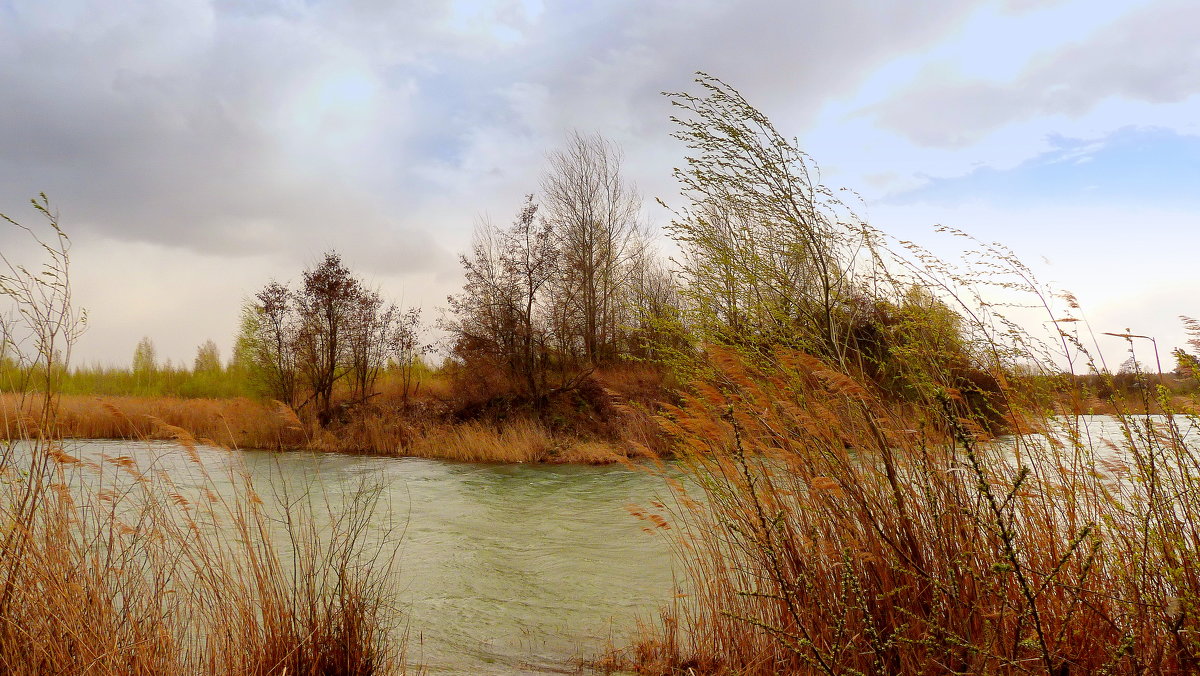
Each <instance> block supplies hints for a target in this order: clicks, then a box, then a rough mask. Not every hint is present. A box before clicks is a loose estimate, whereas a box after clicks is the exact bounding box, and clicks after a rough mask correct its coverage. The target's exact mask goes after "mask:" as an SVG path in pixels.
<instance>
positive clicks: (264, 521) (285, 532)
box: [0, 196, 403, 676]
mask: <svg viewBox="0 0 1200 676" xmlns="http://www.w3.org/2000/svg"><path fill="white" fill-rule="evenodd" d="M34 207H35V208H36V209H37V211H38V212H39V213H41V215H42V216H43V217H45V218H46V219H47V220H48V222H49V225H50V228H51V230H52V233H53V236H52V238H51V239H49V240H48V241H43V240H42V239H40V238H37V237H36V235H35V239H36V240H37V243H38V244H39V245H41V248H42V250H43V251H44V252H45V254H46V256H47V261H46V262H45V263H44V264H43V265H42V266H41V267H40V268H34V269H29V268H27V267H24V266H21V265H19V264H15V263H12V262H10V261H9V260H8V259H7V258H5V257H4V255H3V254H0V264H2V267H0V299H3V300H5V301H7V302H8V304H9V306H10V309H11V310H12V312H11V314H8V315H5V316H3V317H2V318H0V329H2V330H0V347H2V348H3V349H2V350H0V352H3V353H4V355H5V356H6V357H7V358H8V359H10V360H11V361H10V363H15V364H16V365H17V370H18V371H19V372H20V373H21V375H22V378H23V380H24V382H25V383H27V384H29V383H32V384H34V385H35V386H32V387H26V388H22V389H21V391H20V392H19V393H18V394H15V395H13V396H12V401H10V404H11V406H10V407H9V408H7V409H6V410H15V411H16V412H17V414H16V415H6V416H5V418H4V424H5V426H6V430H5V432H6V434H5V437H6V439H7V440H5V441H3V442H0V671H3V672H4V673H6V674H99V675H104V674H114V675H115V674H181V673H186V674H247V675H249V674H253V675H255V676H258V675H264V676H265V675H267V674H272V675H280V676H282V675H283V674H313V675H315V674H356V675H373V674H382V673H388V672H392V671H398V670H400V669H401V668H402V663H403V659H402V658H403V655H402V652H403V641H402V640H401V639H402V637H401V636H399V635H398V633H397V632H396V631H395V624H396V619H397V614H396V608H395V606H394V603H393V600H392V597H391V592H390V591H389V590H390V589H392V586H391V585H390V582H391V575H392V572H393V571H394V564H395V558H396V554H397V551H398V549H397V546H398V545H397V543H396V541H395V539H394V538H388V537H384V538H383V540H382V545H377V544H372V542H370V540H369V538H368V536H370V538H375V534H369V533H368V525H370V524H373V523H375V521H374V520H375V519H376V518H377V517H378V510H377V509H376V507H377V506H378V505H377V502H378V498H379V496H380V494H381V493H380V491H379V490H378V489H373V488H372V487H369V486H365V487H363V489H362V490H359V491H355V492H352V494H351V495H350V496H349V497H347V498H343V499H340V504H338V503H335V502H331V501H328V500H330V499H329V498H325V499H324V500H326V501H324V502H323V499H322V493H321V492H320V491H319V490H316V489H313V490H307V491H301V492H300V493H299V494H297V493H296V492H295V490H294V489H293V490H292V491H291V492H289V491H286V490H282V489H277V491H276V497H278V498H279V499H278V500H266V501H264V500H263V498H262V497H261V496H260V495H259V494H258V493H257V492H256V487H255V486H252V485H251V484H250V482H249V479H248V478H247V476H246V474H245V473H244V471H243V470H242V469H240V468H239V464H238V462H237V456H236V455H234V454H232V453H231V452H229V451H226V450H221V449H218V448H215V447H213V448H203V447H200V446H198V444H197V443H196V440H195V439H194V438H193V436H192V435H191V434H189V433H188V432H186V431H185V430H183V429H182V428H180V427H177V426H173V425H170V424H169V423H166V422H163V421H162V420H161V419H154V420H150V424H151V425H152V426H153V430H152V433H153V435H154V436H156V437H158V438H170V439H173V440H174V441H175V442H176V445H175V446H174V447H173V448H175V449H176V450H175V453H174V456H175V459H174V460H171V458H170V457H167V456H166V455H162V454H158V455H155V454H152V453H149V452H148V451H149V450H150V449H149V448H148V447H147V446H146V445H145V444H144V443H141V444H139V443H138V442H136V441H130V442H127V443H126V445H125V446H124V447H123V450H124V449H128V450H127V452H123V453H122V454H120V455H115V456H114V455H103V454H97V453H95V452H89V451H87V449H86V448H83V447H78V448H77V447H76V446H75V445H73V444H72V443H70V442H69V441H64V439H63V435H62V431H63V426H62V419H63V411H62V407H61V405H60V404H61V402H60V399H59V397H58V394H57V392H56V391H55V388H54V382H55V380H54V374H55V373H57V372H59V371H61V369H62V368H64V367H65V360H66V359H67V358H68V357H69V354H70V349H71V346H72V344H73V343H74V340H75V337H76V336H77V335H78V333H79V331H80V330H81V329H82V316H81V315H80V314H78V313H77V312H76V311H75V310H74V309H73V307H72V305H71V291H70V281H69V275H68V262H69V256H68V251H69V240H68V239H67V238H66V235H64V234H63V233H62V231H61V230H60V229H59V227H58V223H57V218H56V216H55V214H54V212H53V211H52V210H51V209H50V207H49V203H48V201H47V200H46V199H45V197H44V196H42V197H41V198H40V200H35V201H34ZM5 218H6V219H7V217H5ZM7 220H9V222H11V223H13V224H14V225H17V224H16V223H15V222H14V221H12V220H11V219H7ZM17 227H21V228H22V229H24V230H26V231H28V232H29V233H30V234H34V233H33V231H32V230H29V229H28V228H24V227H23V226H19V225H18V226H17ZM137 432H138V430H134V433H137ZM147 460H149V462H148V463H147ZM213 463H215V466H217V467H223V468H225V469H223V470H222V471H221V472H219V473H213V472H211V470H210V466H211V465H212V464H213Z"/></svg>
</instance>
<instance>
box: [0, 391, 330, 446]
mask: <svg viewBox="0 0 1200 676" xmlns="http://www.w3.org/2000/svg"><path fill="white" fill-rule="evenodd" d="M55 401H56V402H57V415H56V419H55V420H56V425H57V430H56V431H55V433H56V434H59V435H61V436H63V437H65V438H76V439H147V438H158V435H160V434H161V429H160V427H161V426H160V425H159V423H166V424H167V425H171V426H174V427H180V428H183V429H186V430H188V431H189V432H190V433H191V434H193V435H194V436H195V437H196V438H197V439H205V440H210V441H212V442H213V443H214V444H217V445H223V446H230V447H237V448H268V449H281V448H299V447H303V446H305V445H306V443H307V435H306V433H305V430H304V426H303V423H301V422H300V421H299V420H298V419H297V418H296V417H295V414H294V413H292V412H291V411H289V410H288V409H287V408H286V407H283V406H281V405H279V404H277V403H274V402H270V403H262V402H256V401H252V400H250V399H241V398H239V399H179V398H175V397H89V396H79V395H76V396H63V397H60V398H56V399H55ZM41 407H42V400H41V398H32V397H22V396H21V395H19V394H13V393H0V439H16V438H20V437H22V436H25V435H27V434H30V433H32V434H36V433H37V432H39V430H38V429H37V424H36V422H35V421H36V420H38V419H39V418H40V417H41V412H42V411H41Z"/></svg>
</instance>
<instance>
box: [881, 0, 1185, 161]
mask: <svg viewBox="0 0 1200 676" xmlns="http://www.w3.org/2000/svg"><path fill="white" fill-rule="evenodd" d="M1198 25H1200V4H1197V3H1195V2H1165V3H1156V4H1154V5H1152V6H1148V7H1144V8H1141V9H1139V10H1138V11H1136V12H1134V13H1132V14H1130V15H1129V16H1127V17H1124V18H1122V19H1121V20H1120V21H1118V22H1116V23H1114V24H1113V25H1111V26H1109V27H1108V28H1106V29H1104V30H1101V31H1099V32H1098V33H1096V34H1095V35H1094V36H1092V37H1091V38H1090V39H1088V40H1086V41H1084V42H1081V43H1077V44H1071V45H1067V46H1064V47H1062V48H1060V49H1058V50H1057V51H1055V52H1053V53H1050V54H1046V55H1043V56H1042V57H1040V58H1037V59H1035V60H1034V61H1032V62H1031V63H1030V64H1029V65H1028V66H1027V67H1026V69H1025V70H1024V72H1023V73H1022V74H1021V75H1020V76H1019V77H1017V78H1016V79H1015V80H1013V81H1012V82H1005V83H999V82H985V81H976V80H960V81H957V82H955V81H949V80H947V78H946V77H945V75H944V74H943V73H936V74H935V73H927V74H926V75H925V76H923V77H922V78H919V79H918V80H917V81H916V82H914V83H913V84H912V85H911V86H909V87H907V88H906V89H904V90H903V91H901V92H899V93H897V94H896V95H895V96H893V97H892V98H891V99H889V100H887V101H885V102H883V103H881V104H880V105H878V106H876V107H874V108H873V109H871V110H870V111H869V112H870V113H871V114H873V115H875V116H876V119H877V120H878V123H879V125H880V126H882V127H884V128H886V129H891V130H894V131H896V132H899V133H901V134H904V135H905V136H907V137H909V138H910V139H912V140H913V141H915V142H916V143H919V144H921V145H926V146H939V147H961V146H966V145H969V144H971V143H974V142H975V141H977V140H979V139H980V138H981V137H983V136H984V135H985V134H987V133H988V132H991V131H993V130H995V129H997V128H999V127H1002V126H1003V125H1006V124H1008V123H1010V122H1016V121H1019V120H1024V119H1028V118H1032V117H1035V116H1041V115H1052V114H1064V115H1068V116H1078V115H1082V114H1084V113H1087V112H1088V111H1090V110H1091V109H1093V108H1094V107H1095V106H1097V105H1099V104H1100V103H1101V102H1103V101H1105V100H1107V99H1111V98H1120V99H1126V100H1132V101H1145V102H1149V103H1176V102H1179V101H1183V100H1185V99H1187V98H1189V97H1191V96H1194V95H1196V94H1198V93H1200V40H1197V39H1196V26H1198Z"/></svg>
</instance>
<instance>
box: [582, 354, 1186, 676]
mask: <svg viewBox="0 0 1200 676" xmlns="http://www.w3.org/2000/svg"><path fill="white" fill-rule="evenodd" d="M713 361H714V364H715V369H714V374H713V375H712V377H711V378H709V379H708V380H707V381H706V382H705V383H703V384H701V386H699V387H697V388H695V390H694V392H695V394H694V395H693V396H691V397H689V398H688V399H687V400H686V401H685V402H684V404H683V405H682V406H680V407H679V408H678V409H676V410H674V411H673V412H672V414H671V415H670V417H669V420H668V421H666V422H665V423H664V424H666V425H667V426H668V427H669V428H670V430H671V432H672V433H673V434H675V435H676V436H677V438H678V439H679V440H680V441H681V442H682V443H683V446H684V447H687V448H691V449H692V450H691V451H690V452H688V453H687V454H686V455H685V458H684V461H683V462H684V466H685V468H686V469H687V474H688V476H689V479H690V481H689V482H688V484H687V486H686V487H685V485H684V484H683V483H679V482H673V485H674V487H675V492H676V497H677V503H676V507H675V508H674V509H664V510H659V511H660V512H661V514H660V515H659V516H660V518H663V519H669V521H668V523H669V524H670V525H671V526H672V528H671V529H670V530H664V531H663V532H665V533H667V534H668V535H670V536H672V537H677V538H678V539H677V541H676V542H677V544H678V547H679V551H680V554H681V556H682V558H683V559H684V560H685V561H687V567H688V568H687V579H688V582H689V587H688V588H687V589H686V590H685V591H686V592H687V595H686V596H684V597H682V598H680V599H678V600H677V602H676V603H675V604H674V605H673V606H672V607H671V608H668V609H666V610H664V614H663V618H662V619H661V621H660V622H658V623H657V624H656V625H654V626H650V627H643V633H642V637H641V638H640V639H639V640H638V641H636V642H635V643H634V645H632V646H630V647H628V648H626V649H625V650H618V651H613V652H612V653H610V654H609V655H607V656H606V657H605V658H604V659H603V660H602V661H601V662H600V663H599V666H602V667H605V668H610V669H611V668H618V667H622V668H628V669H635V670H636V671H638V672H639V673H647V674H675V673H693V674H734V673H736V674H746V675H752V674H779V673H798V674H842V673H861V674H908V673H960V674H984V673H1005V674H1008V673H1034V674H1055V675H1057V674H1076V673H1079V674H1090V673H1108V674H1182V673H1195V672H1196V670H1197V669H1200V574H1198V573H1197V571H1200V527H1198V526H1197V524H1200V491H1197V490H1196V486H1197V476H1198V474H1200V443H1198V442H1197V439H1196V438H1195V436H1194V435H1193V436H1191V437H1189V436H1187V430H1186V429H1185V425H1189V424H1190V425H1194V424H1195V423H1196V422H1197V421H1196V420H1195V419H1191V420H1190V422H1189V420H1188V419H1187V418H1185V417H1184V416H1178V415H1177V416H1174V417H1154V418H1151V417H1146V416H1141V417H1135V416H1121V417H1118V418H1114V419H1109V422H1108V423H1106V424H1108V425H1110V426H1112V429H1111V430H1109V431H1108V432H1107V433H1106V436H1107V438H1108V439H1110V440H1111V441H1110V442H1103V441H1099V440H1097V439H1096V438H1094V437H1091V436H1089V433H1088V432H1089V430H1088V427H1087V424H1088V423H1087V422H1085V421H1087V418H1083V417H1069V418H1044V417H1039V416H1037V415H1035V414H1033V413H1030V411H1031V410H1034V407H1033V406H1032V404H1030V403H1028V402H1027V400H1025V399H1024V398H1023V394H1022V393H1021V392H1020V391H1019V389H1018V388H1017V387H1016V386H1011V385H1010V386H1009V387H1008V389H1006V390H1005V391H1004V392H1003V396H1004V400H1005V402H1006V403H1005V405H1006V406H1007V407H1008V408H1009V410H1010V411H1012V412H1021V415H1020V416H1016V415H1013V416H1010V417H1012V418H1014V419H1015V418H1017V417H1020V418H1021V419H1022V422H1023V423H1024V424H1023V425H1022V428H1021V429H1015V430H1013V432H1014V433H1013V434H1011V435H1010V436H1007V437H1003V438H1000V439H990V438H988V437H987V436H986V434H985V433H984V432H983V429H984V428H983V426H982V425H981V424H977V422H976V420H975V419H973V418H972V417H971V415H970V414H969V413H968V412H967V411H966V409H965V408H964V406H963V405H962V401H961V399H959V398H958V397H957V395H956V393H954V392H952V391H949V390H946V389H942V390H941V391H940V392H939V393H938V395H937V396H936V397H933V398H931V399H930V400H929V401H927V402H924V403H925V406H924V407H919V406H914V405H912V403H911V402H910V403H907V404H905V403H899V402H896V401H895V400H894V399H889V398H885V397H881V396H878V395H876V394H875V392H874V389H873V388H872V387H871V386H870V385H869V384H867V383H865V382H859V381H858V379H856V378H853V377H851V376H849V375H846V374H844V373H839V372H837V371H836V370H835V369H831V368H829V367H828V366H826V365H825V364H823V363H822V362H821V361H819V360H817V359H815V358H813V357H809V356H807V355H803V354H798V353H794V352H787V351H782V350H780V351H777V352H776V354H775V356H774V358H772V359H770V360H768V361H767V362H765V363H761V364H759V365H758V366H751V365H749V364H747V363H746V362H745V361H743V360H742V359H740V358H738V357H737V356H736V355H734V354H732V353H730V352H724V353H718V354H717V355H716V357H715V358H714V360H713ZM1093 433H1094V432H1093ZM694 493H701V494H702V497H694V496H693V494H694ZM647 518H649V517H647Z"/></svg>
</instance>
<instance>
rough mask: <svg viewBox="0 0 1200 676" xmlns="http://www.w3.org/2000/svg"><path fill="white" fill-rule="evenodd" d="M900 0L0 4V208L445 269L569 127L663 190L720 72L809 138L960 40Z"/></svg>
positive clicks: (189, 239) (209, 245) (131, 236)
mask: <svg viewBox="0 0 1200 676" xmlns="http://www.w3.org/2000/svg"><path fill="white" fill-rule="evenodd" d="M971 8H972V6H971V5H970V4H969V3H964V2H956V1H950V0H943V1H936V2H935V1H932V0H925V1H919V2H909V3H904V4H903V5H900V4H896V3H875V2H844V1H841V0H836V1H835V0H815V1H810V2H804V3H782V2H757V3H753V2H752V3H736V4H734V3H726V2H704V1H701V2H663V3H642V2H613V3H597V4H596V5H594V6H593V5H584V4H580V3H553V4H548V5H547V6H546V7H545V8H541V7H540V6H539V4H538V3H524V2H508V3H489V4H483V3H479V4H473V3H426V2H420V3H416V2H414V3H404V4H398V3H394V2H383V1H382V0H380V1H371V0H348V1H346V2H315V3H307V2H284V1H280V2H270V3H268V2H258V1H255V2H250V1H248V0H217V1H216V2H212V3H209V2H202V1H200V0H195V1H189V0H176V1H175V2H172V3H121V2H112V3H78V4H75V3H69V2H61V3H60V2H56V3H38V2H13V3H8V4H0V92H2V96H3V103H2V105H0V204H4V205H11V204H20V203H22V202H23V201H24V200H26V199H27V198H28V197H29V196H30V195H32V194H34V193H36V192H38V191H42V190H44V191H46V192H48V193H50V194H51V197H52V198H55V199H56V201H57V203H58V204H59V205H60V207H61V208H62V209H63V211H64V213H65V214H67V215H68V216H69V219H70V221H71V223H72V224H73V225H74V228H75V230H74V232H76V233H77V236H76V239H77V240H79V239H81V238H82V237H87V236H89V235H93V234H94V235H98V236H104V237H109V238H115V239H121V240H127V241H137V242H149V243H154V244H162V245H169V246H175V247H181V248H184V249H188V250H192V251H196V252H200V253H209V254H219V255H239V254H248V253H278V254H281V255H284V256H289V257H293V258H302V257H309V256H311V255H312V254H313V253H314V252H315V251H319V250H321V249H324V248H329V247H331V246H336V247H338V248H340V249H342V250H345V251H347V252H348V253H349V254H350V255H352V256H353V257H354V258H356V259H357V260H359V261H361V262H362V263H364V264H366V265H369V266H373V267H376V269H377V270H378V271H388V270H391V271H394V270H397V269H401V270H412V271H420V270H434V271H436V270H439V269H442V268H445V267H447V266H450V267H452V266H453V256H452V254H451V253H450V252H449V251H447V250H445V249H444V246H443V243H444V241H445V238H444V237H443V235H445V234H446V233H447V232H449V231H454V230H458V231H465V230H467V229H469V227H470V223H471V221H472V219H473V216H474V214H476V213H479V212H481V211H486V210H488V209H496V210H497V212H496V213H497V216H498V217H499V214H501V213H507V212H506V211H505V210H506V209H507V205H508V204H509V203H512V204H515V203H516V201H517V200H519V197H520V194H521V193H523V192H527V191H529V190H532V189H534V188H536V184H537V174H538V173H539V172H540V170H541V167H542V165H543V163H544V153H545V151H546V150H547V149H548V148H551V147H553V146H554V145H555V144H556V143H558V142H559V141H560V140H561V138H562V134H563V133H564V132H565V131H566V130H568V129H570V128H576V127H577V128H582V129H585V130H597V131H600V132H602V133H604V134H606V135H609V136H611V137H613V138H614V139H615V140H617V141H618V142H621V143H622V144H624V145H625V146H626V148H627V150H628V153H629V155H630V162H629V164H630V166H634V165H638V166H643V167H645V168H646V170H647V171H652V172H653V176H652V177H651V178H650V179H648V180H649V181H650V182H651V183H653V182H654V181H660V182H661V183H662V184H663V185H665V184H666V183H667V178H666V177H667V175H668V173H669V167H670V165H671V164H672V163H673V162H677V159H675V153H677V152H678V149H677V148H675V147H674V146H673V144H672V143H671V141H670V140H669V138H667V135H666V134H667V131H668V125H667V122H666V116H667V114H668V113H669V109H668V107H667V105H666V103H665V102H664V101H663V100H662V97H661V96H660V95H659V92H660V91H661V90H664V89H668V90H677V89H680V88H684V87H688V86H689V84H690V77H691V73H692V72H693V71H695V70H707V71H709V72H711V73H713V74H715V75H718V76H720V77H723V78H725V79H726V80H728V81H729V82H730V83H732V84H734V85H735V86H738V87H739V88H741V89H742V90H743V91H744V92H745V93H746V94H747V95H748V96H749V97H750V98H751V99H752V100H753V101H754V102H755V103H757V104H759V105H760V106H762V107H763V108H764V109H765V110H767V111H768V113H769V114H782V115H783V116H784V119H782V120H780V121H781V122H782V123H783V124H782V125H781V126H783V127H784V128H785V129H787V130H790V131H792V132H799V131H800V130H801V126H802V125H803V124H804V123H805V122H807V121H808V120H810V119H811V116H812V115H814V114H815V112H816V111H817V110H818V108H819V106H820V104H821V102H822V100H823V99H824V98H826V97H828V96H830V95H833V94H836V93H838V92H845V91H847V90H848V89H850V88H852V87H854V86H855V84H856V83H857V81H858V79H859V78H860V77H861V76H862V74H863V73H864V72H866V71H867V70H868V69H870V68H871V67H873V66H875V65H877V64H879V63H880V62H882V61H884V60H886V59H888V58H890V57H892V56H894V55H895V54H897V53H902V52H904V51H907V50H913V49H917V48H919V47H920V46H921V45H923V44H925V43H926V42H928V41H930V40H934V39H936V38H937V37H939V36H940V35H942V34H943V33H945V32H946V31H948V30H951V29H952V28H953V27H954V26H955V25H956V23H957V22H958V21H960V20H961V19H962V18H963V17H964V16H965V15H966V14H967V13H968V12H969V11H970V10H971Z"/></svg>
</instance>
